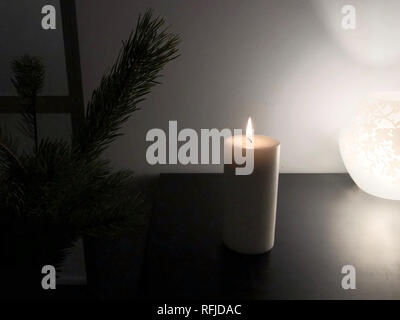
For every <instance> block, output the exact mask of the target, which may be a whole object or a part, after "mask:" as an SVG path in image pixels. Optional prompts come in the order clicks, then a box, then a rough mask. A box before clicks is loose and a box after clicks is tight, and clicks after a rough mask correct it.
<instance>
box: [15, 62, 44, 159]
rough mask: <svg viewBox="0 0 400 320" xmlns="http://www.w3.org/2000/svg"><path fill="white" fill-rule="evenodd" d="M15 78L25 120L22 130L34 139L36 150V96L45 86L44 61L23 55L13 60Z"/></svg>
mask: <svg viewBox="0 0 400 320" xmlns="http://www.w3.org/2000/svg"><path fill="white" fill-rule="evenodd" d="M12 70H13V72H14V78H12V79H11V82H12V83H13V85H14V87H15V89H16V90H17V93H18V95H19V97H20V100H21V107H22V117H23V120H24V122H23V123H22V125H21V126H20V130H21V131H22V132H23V133H24V134H25V135H27V136H28V137H30V138H31V139H33V141H34V143H35V152H36V153H37V149H38V128H37V111H36V100H37V99H36V98H37V95H38V94H39V93H40V91H41V90H42V88H43V83H44V77H45V71H44V65H43V63H42V61H41V60H40V59H39V58H37V57H33V56H29V55H23V56H22V57H19V58H17V59H15V60H13V61H12Z"/></svg>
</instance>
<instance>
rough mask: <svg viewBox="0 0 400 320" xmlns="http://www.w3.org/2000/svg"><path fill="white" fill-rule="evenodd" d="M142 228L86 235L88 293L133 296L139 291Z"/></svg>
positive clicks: (100, 295)
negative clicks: (117, 233) (116, 234)
mask: <svg viewBox="0 0 400 320" xmlns="http://www.w3.org/2000/svg"><path fill="white" fill-rule="evenodd" d="M145 233H146V232H145V231H144V230H143V231H142V232H135V234H132V235H124V236H120V237H85V238H84V250H85V264H86V277H87V285H88V289H89V293H90V294H91V296H92V297H94V298H99V299H134V298H136V297H137V296H138V293H139V283H140V277H141V272H142V266H143V256H144V248H145V241H146V237H145Z"/></svg>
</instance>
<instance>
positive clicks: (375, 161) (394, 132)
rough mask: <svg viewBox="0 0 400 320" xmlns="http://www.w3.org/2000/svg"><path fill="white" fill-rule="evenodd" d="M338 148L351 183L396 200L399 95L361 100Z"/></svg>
mask: <svg viewBox="0 0 400 320" xmlns="http://www.w3.org/2000/svg"><path fill="white" fill-rule="evenodd" d="M339 147H340V152H341V155H342V159H343V162H344V165H345V167H346V169H347V171H348V172H349V174H350V176H351V177H352V179H353V180H354V182H355V183H356V184H357V185H358V186H359V187H360V188H361V189H362V190H364V191H365V192H367V193H369V194H372V195H374V196H377V197H381V198H385V199H392V200H400V92H382V93H375V94H372V95H371V96H369V97H367V98H365V99H364V101H363V102H362V104H361V107H360V109H359V111H358V112H357V113H356V115H355V117H354V118H353V119H352V123H351V125H350V126H348V127H347V128H345V129H344V130H342V132H341V134H340V139H339Z"/></svg>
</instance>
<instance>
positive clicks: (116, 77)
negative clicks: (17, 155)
mask: <svg viewBox="0 0 400 320" xmlns="http://www.w3.org/2000/svg"><path fill="white" fill-rule="evenodd" d="M179 41H180V40H179V38H178V37H177V36H176V35H174V34H172V33H169V32H168V28H166V27H165V21H164V19H162V18H160V17H156V18H153V16H152V11H151V10H149V11H147V12H146V13H145V14H144V15H143V17H141V16H140V17H139V19H138V23H137V26H136V30H135V32H132V33H131V35H130V36H129V39H128V40H127V41H125V42H123V47H122V50H121V51H120V53H119V55H118V58H117V61H116V62H115V64H114V65H113V66H112V68H111V70H110V71H109V72H108V73H107V74H106V75H105V76H104V77H103V78H102V80H101V83H100V86H99V87H98V88H97V89H96V90H95V91H94V92H93V94H92V98H91V101H90V102H89V104H88V106H87V109H86V115H85V121H84V122H85V124H84V128H82V130H81V132H80V134H79V135H78V136H79V137H78V138H77V139H76V140H75V145H77V146H78V148H79V150H80V151H82V152H84V153H89V154H92V155H94V156H98V155H99V154H100V153H101V152H102V151H103V150H104V149H105V148H106V147H107V146H108V145H109V144H110V143H111V142H112V141H114V140H115V139H116V138H117V137H118V136H120V135H121V133H120V132H119V130H120V129H121V126H122V124H123V123H124V122H125V121H127V120H128V119H129V117H130V116H131V114H132V113H133V112H134V111H136V110H138V109H139V107H138V105H139V103H140V102H142V101H143V100H144V99H145V96H146V95H147V94H149V93H150V91H151V89H152V87H154V86H155V85H156V84H158V81H157V79H158V78H159V77H160V72H161V70H162V69H163V68H164V66H165V65H166V64H167V63H168V62H169V61H171V60H173V59H175V58H176V57H177V51H178V49H177V46H178V43H179Z"/></svg>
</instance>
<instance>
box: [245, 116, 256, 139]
mask: <svg viewBox="0 0 400 320" xmlns="http://www.w3.org/2000/svg"><path fill="white" fill-rule="evenodd" d="M246 138H247V140H248V141H250V142H251V143H253V141H254V129H253V124H252V122H251V118H250V117H249V120H248V121H247V129H246Z"/></svg>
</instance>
